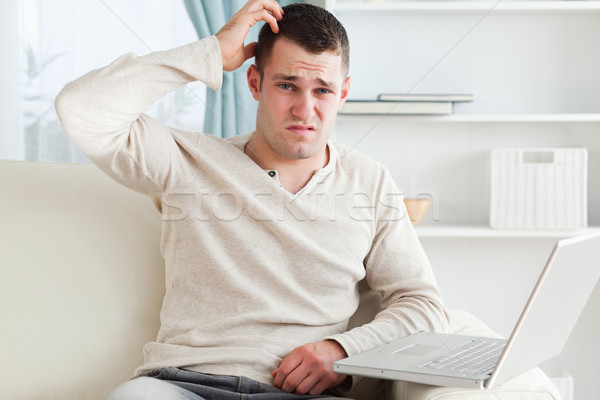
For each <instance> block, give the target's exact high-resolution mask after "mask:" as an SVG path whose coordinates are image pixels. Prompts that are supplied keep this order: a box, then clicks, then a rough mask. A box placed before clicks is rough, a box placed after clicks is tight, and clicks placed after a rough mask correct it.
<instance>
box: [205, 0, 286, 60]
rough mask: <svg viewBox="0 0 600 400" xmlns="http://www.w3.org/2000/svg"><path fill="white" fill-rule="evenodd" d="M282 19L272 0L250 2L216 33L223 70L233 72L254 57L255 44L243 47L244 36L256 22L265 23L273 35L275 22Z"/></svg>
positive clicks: (276, 27) (276, 30)
mask: <svg viewBox="0 0 600 400" xmlns="http://www.w3.org/2000/svg"><path fill="white" fill-rule="evenodd" d="M281 18H283V10H282V9H281V6H280V5H279V3H277V2H276V1H274V0H250V1H249V2H248V3H246V4H245V5H244V6H243V7H242V9H241V10H240V11H238V12H237V13H236V14H235V15H234V16H233V17H231V19H230V20H229V21H228V22H227V23H226V24H225V25H224V26H223V27H222V28H221V30H220V31H219V32H218V33H217V35H216V36H217V39H218V41H219V46H221V55H222V57H223V69H224V70H225V71H233V70H236V69H238V68H239V67H241V66H242V64H243V63H244V61H246V60H247V59H249V58H250V57H253V56H254V53H255V52H256V42H253V43H250V44H248V45H246V46H244V41H245V40H246V36H247V35H248V32H249V31H250V28H252V27H253V26H254V25H256V23H257V22H258V21H265V22H266V23H267V24H269V25H270V26H271V30H272V31H273V32H274V33H279V27H278V26H277V21H281Z"/></svg>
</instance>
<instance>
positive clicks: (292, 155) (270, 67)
mask: <svg viewBox="0 0 600 400" xmlns="http://www.w3.org/2000/svg"><path fill="white" fill-rule="evenodd" d="M248 83H249V86H250V90H251V91H252V94H253V96H254V98H255V99H256V100H258V102H259V103H258V115H257V123H256V135H257V138H258V139H259V140H264V142H266V143H267V144H268V147H269V148H270V150H269V151H273V152H275V153H276V154H278V155H279V156H281V157H284V158H286V159H294V160H299V159H308V158H311V157H316V156H320V155H322V154H323V152H324V151H325V146H326V144H327V141H328V140H329V138H330V137H331V133H332V132H333V127H334V123H335V117H336V114H337V111H338V110H339V108H340V107H341V106H342V104H343V103H344V101H345V100H346V98H347V96H348V91H349V89H350V78H346V77H345V73H344V74H343V73H342V57H341V56H340V55H338V54H335V53H334V52H331V51H326V52H323V53H320V54H313V53H309V52H307V51H306V50H304V49H303V48H302V47H300V46H299V45H297V44H295V43H293V42H292V41H290V40H288V39H286V38H281V39H278V40H277V41H276V42H275V45H274V46H273V52H272V53H271V57H270V58H269V60H268V62H267V63H266V65H265V68H264V71H263V76H262V81H261V78H260V76H259V73H258V71H257V70H256V67H254V66H252V67H251V68H250V69H249V70H248Z"/></svg>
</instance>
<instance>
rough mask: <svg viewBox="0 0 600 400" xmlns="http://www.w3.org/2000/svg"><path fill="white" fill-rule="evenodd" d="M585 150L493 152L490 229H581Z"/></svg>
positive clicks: (584, 205)
mask: <svg viewBox="0 0 600 400" xmlns="http://www.w3.org/2000/svg"><path fill="white" fill-rule="evenodd" d="M587 161H588V154H587V150H586V149H572V148H559V149H495V150H492V156H491V175H492V176H491V204H490V226H491V227H492V228H512V229H578V228H584V227H586V226H587V164H588V162H587Z"/></svg>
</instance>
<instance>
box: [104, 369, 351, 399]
mask: <svg viewBox="0 0 600 400" xmlns="http://www.w3.org/2000/svg"><path fill="white" fill-rule="evenodd" d="M333 398H335V399H338V400H339V399H340V398H339V397H335V396H334V395H333V394H324V395H321V396H310V395H300V394H294V393H286V392H283V391H281V390H279V389H277V388H275V387H273V386H269V385H267V384H264V383H260V382H256V381H253V380H252V379H248V378H246V377H243V376H242V377H237V376H225V375H207V374H201V373H199V372H193V371H186V370H184V369H180V368H174V367H169V368H165V369H161V370H155V371H151V372H150V373H148V374H145V375H143V376H139V377H137V378H134V379H132V380H130V381H128V382H125V383H124V384H122V385H119V386H117V387H116V388H115V389H113V390H111V391H110V392H109V393H108V394H106V395H105V396H104V397H103V398H102V400H242V399H247V400H300V399H302V400H305V399H333Z"/></svg>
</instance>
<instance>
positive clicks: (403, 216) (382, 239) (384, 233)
mask: <svg viewBox="0 0 600 400" xmlns="http://www.w3.org/2000/svg"><path fill="white" fill-rule="evenodd" d="M378 203H379V207H378V208H379V210H378V212H377V215H378V217H377V219H376V221H375V224H376V227H375V232H376V233H375V238H374V240H373V243H372V246H371V249H370V251H369V253H368V254H367V257H366V258H365V261H364V264H365V269H366V279H367V283H368V284H369V286H370V287H371V288H372V289H373V290H375V291H377V292H378V293H379V294H381V296H382V304H381V305H382V310H381V311H380V312H379V313H378V314H377V315H376V316H375V318H374V320H373V321H372V322H370V323H368V324H365V325H363V326H360V327H356V328H354V329H352V330H350V331H348V332H345V333H342V334H338V335H333V336H331V337H330V338H329V339H333V340H336V341H337V342H339V343H340V344H341V345H342V347H343V348H344V350H346V353H347V354H348V355H349V356H352V355H355V354H358V353H361V352H363V351H367V350H370V349H372V348H374V347H376V346H380V345H383V344H386V343H389V342H391V341H393V340H395V339H397V338H400V337H403V336H407V335H410V334H412V333H415V332H418V331H436V332H444V331H446V330H447V328H448V316H447V313H446V311H445V309H444V306H443V303H442V298H441V294H440V292H439V289H438V287H437V283H436V280H435V277H434V274H433V270H432V268H431V265H430V263H429V261H428V259H427V256H426V254H425V252H424V250H423V248H422V247H421V244H420V242H419V239H418V238H417V235H416V233H415V230H414V228H413V226H412V223H411V221H410V218H408V215H407V213H406V207H405V206H404V201H403V196H402V195H401V193H400V191H399V190H398V189H397V188H396V186H395V184H394V183H393V180H392V178H391V177H389V176H387V177H386V178H385V180H384V184H383V187H382V190H380V200H379V202H378Z"/></svg>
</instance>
